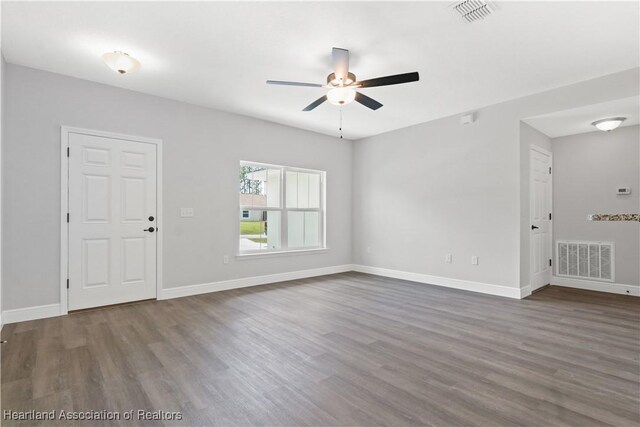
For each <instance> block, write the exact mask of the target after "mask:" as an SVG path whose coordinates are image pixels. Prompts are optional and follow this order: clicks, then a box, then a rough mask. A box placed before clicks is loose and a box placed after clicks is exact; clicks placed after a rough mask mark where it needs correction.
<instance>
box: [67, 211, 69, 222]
mask: <svg viewBox="0 0 640 427" xmlns="http://www.w3.org/2000/svg"><path fill="white" fill-rule="evenodd" d="M67 223H69V212H67Z"/></svg>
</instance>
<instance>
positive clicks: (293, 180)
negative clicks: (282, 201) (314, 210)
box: [287, 172, 298, 208]
mask: <svg viewBox="0 0 640 427" xmlns="http://www.w3.org/2000/svg"><path fill="white" fill-rule="evenodd" d="M287 207H288V208H297V207H298V172H287Z"/></svg>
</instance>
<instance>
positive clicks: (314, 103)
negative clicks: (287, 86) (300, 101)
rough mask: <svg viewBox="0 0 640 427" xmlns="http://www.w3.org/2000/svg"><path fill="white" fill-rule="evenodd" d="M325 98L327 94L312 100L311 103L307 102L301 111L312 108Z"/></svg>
mask: <svg viewBox="0 0 640 427" xmlns="http://www.w3.org/2000/svg"><path fill="white" fill-rule="evenodd" d="M326 100H327V95H324V96H322V97H320V98H318V99H316V100H315V101H313V102H312V103H311V104H309V105H307V106H306V107H304V110H302V111H311V110H313V109H314V108H316V107H317V106H318V105H320V104H322V103H323V102H324V101H326Z"/></svg>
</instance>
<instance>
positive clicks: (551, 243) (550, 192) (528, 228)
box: [527, 144, 556, 290]
mask: <svg viewBox="0 0 640 427" xmlns="http://www.w3.org/2000/svg"><path fill="white" fill-rule="evenodd" d="M532 150H533V151H537V152H539V153H542V154H544V155H546V156H549V167H550V168H551V171H552V173H550V174H549V210H550V211H551V212H549V213H551V214H552V216H551V219H550V220H549V256H550V257H551V259H552V260H553V259H555V258H554V254H553V153H552V152H551V151H548V150H545V149H544V148H542V147H539V146H537V145H533V144H531V145H529V177H528V180H529V195H528V196H529V224H528V225H527V233H529V287H530V288H531V289H532V290H533V265H532V263H531V258H532V253H531V230H530V228H531V224H533V218H531V192H532V189H531V151H532ZM550 267H551V268H550V270H551V271H550V277H549V281H551V279H552V278H553V269H554V268H556V266H555V265H552V266H550Z"/></svg>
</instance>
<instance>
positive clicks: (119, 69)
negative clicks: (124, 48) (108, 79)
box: [102, 50, 140, 74]
mask: <svg viewBox="0 0 640 427" xmlns="http://www.w3.org/2000/svg"><path fill="white" fill-rule="evenodd" d="M102 60H103V61H104V62H105V64H107V66H108V67H109V68H111V69H112V70H113V71H115V72H116V73H118V74H131V73H135V72H136V71H138V70H139V69H140V61H138V60H137V59H136V58H134V57H132V56H130V55H129V54H128V53H125V52H121V51H119V50H117V51H115V52H107V53H105V54H104V55H102Z"/></svg>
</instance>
